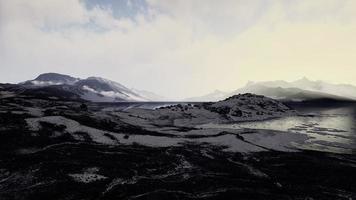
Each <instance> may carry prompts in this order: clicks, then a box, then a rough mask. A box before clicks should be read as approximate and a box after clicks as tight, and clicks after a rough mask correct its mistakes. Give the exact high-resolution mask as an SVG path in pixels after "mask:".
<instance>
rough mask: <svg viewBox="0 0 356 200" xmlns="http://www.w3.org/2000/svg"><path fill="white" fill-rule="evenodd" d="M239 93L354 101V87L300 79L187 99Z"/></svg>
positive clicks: (202, 99) (259, 83) (266, 82)
mask: <svg viewBox="0 0 356 200" xmlns="http://www.w3.org/2000/svg"><path fill="white" fill-rule="evenodd" d="M239 93H255V94H259V95H264V96H267V97H270V98H274V99H281V100H286V101H305V100H313V99H322V98H328V99H335V100H350V99H352V100H356V87H355V86H352V85H347V84H332V83H328V82H325V81H320V80H318V81H311V80H309V79H307V78H305V77H304V78H302V79H299V80H296V81H292V82H287V81H283V80H276V81H264V82H252V81H249V82H248V83H247V84H246V85H245V86H244V87H242V88H239V89H237V90H235V91H233V92H222V91H220V92H219V96H218V98H216V97H217V96H216V95H215V94H216V92H213V93H210V94H207V95H204V96H201V97H193V98H189V99H191V100H192V101H216V100H222V99H224V98H226V97H229V96H232V95H234V94H239Z"/></svg>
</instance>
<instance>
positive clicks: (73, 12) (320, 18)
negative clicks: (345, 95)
mask: <svg viewBox="0 0 356 200" xmlns="http://www.w3.org/2000/svg"><path fill="white" fill-rule="evenodd" d="M44 72H58V73H64V74H69V75H72V76H76V77H81V78H86V77H88V76H101V77H105V78H109V79H112V80H115V81H117V82H119V83H122V84H124V85H126V86H128V87H134V88H137V89H144V90H149V91H153V92H156V93H158V94H161V95H164V96H167V97H171V98H183V97H190V96H197V95H201V94H205V93H209V92H211V91H213V90H215V89H221V90H234V89H237V88H239V87H241V86H243V85H244V84H245V83H246V82H247V81H248V80H253V81H259V80H275V79H283V80H295V79H298V78H300V77H303V76H306V77H308V78H310V79H312V80H319V79H322V80H329V81H331V82H335V83H351V84H355V85H356V78H355V77H356V1H355V0H280V1H279V0H31V1H29V0H0V82H12V83H14V82H19V81H23V80H28V79H33V78H34V77H36V76H37V75H38V74H40V73H44Z"/></svg>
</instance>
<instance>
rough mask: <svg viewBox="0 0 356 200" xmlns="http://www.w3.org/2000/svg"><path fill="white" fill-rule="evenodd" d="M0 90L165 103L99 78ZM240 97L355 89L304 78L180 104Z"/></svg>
mask: <svg viewBox="0 0 356 200" xmlns="http://www.w3.org/2000/svg"><path fill="white" fill-rule="evenodd" d="M0 87H1V88H4V87H5V90H6V91H8V92H9V93H6V95H12V94H16V95H26V96H30V97H31V96H34V97H39V98H42V97H43V98H53V99H72V100H73V99H76V100H85V101H92V102H121V101H126V102H127V101H166V100H167V99H166V98H164V97H162V96H160V95H157V94H155V93H152V92H149V91H144V90H139V89H129V88H128V87H126V86H124V85H122V84H120V83H117V82H115V81H111V80H108V79H105V78H101V77H89V78H86V79H81V78H75V77H72V76H68V75H64V74H58V73H45V74H41V75H39V76H38V77H37V78H35V79H33V80H29V81H25V82H21V83H19V84H1V85H0ZM2 93H4V92H2ZM244 93H253V94H257V95H264V96H266V97H270V98H273V99H278V100H281V101H285V102H305V101H310V100H321V99H327V100H332V101H335V100H336V101H350V100H352V101H355V100H356V87H355V86H352V85H346V84H332V83H328V82H324V81H311V80H309V79H307V78H302V79H299V80H296V81H293V82H287V81H281V80H277V81H265V82H251V81H250V82H248V83H247V84H246V85H245V86H244V87H242V88H240V89H237V90H235V91H233V92H223V91H220V90H215V91H214V92H212V93H210V94H207V95H204V96H200V97H192V98H187V99H184V100H182V101H186V102H204V101H212V102H215V101H220V100H224V99H226V98H228V97H230V96H233V95H237V94H244Z"/></svg>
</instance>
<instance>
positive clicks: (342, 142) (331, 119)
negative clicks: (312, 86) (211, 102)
mask: <svg viewBox="0 0 356 200" xmlns="http://www.w3.org/2000/svg"><path fill="white" fill-rule="evenodd" d="M355 110H356V109H355V107H342V108H328V109H307V110H302V111H301V113H302V114H301V115H300V116H295V117H286V118H281V119H273V120H268V121H262V122H245V123H239V124H233V125H231V128H248V129H269V130H278V131H288V132H296V133H302V134H307V135H308V136H309V137H310V140H309V144H308V145H307V147H309V148H311V149H318V150H327V151H337V152H340V151H341V152H354V151H355V149H356V112H355Z"/></svg>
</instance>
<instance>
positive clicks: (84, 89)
mask: <svg viewBox="0 0 356 200" xmlns="http://www.w3.org/2000/svg"><path fill="white" fill-rule="evenodd" d="M20 85H21V86H23V87H25V89H26V90H27V92H29V90H31V91H34V92H36V93H38V92H41V91H42V92H46V94H47V95H49V94H48V92H50V91H56V92H57V93H58V92H59V91H61V92H66V93H69V94H73V95H72V96H76V97H78V98H81V99H83V100H88V101H92V102H118V101H151V100H153V99H151V98H150V97H149V96H145V95H144V94H139V93H138V92H136V91H132V90H130V89H128V88H127V87H125V86H123V85H121V84H120V83H117V82H115V81H111V80H108V79H104V78H101V77H89V78H86V79H80V78H74V77H71V76H68V75H64V74H58V73H45V74H41V75H39V76H38V77H37V78H36V79H34V80H30V81H26V82H23V83H20ZM66 96H68V95H66ZM73 98H74V97H73Z"/></svg>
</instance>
